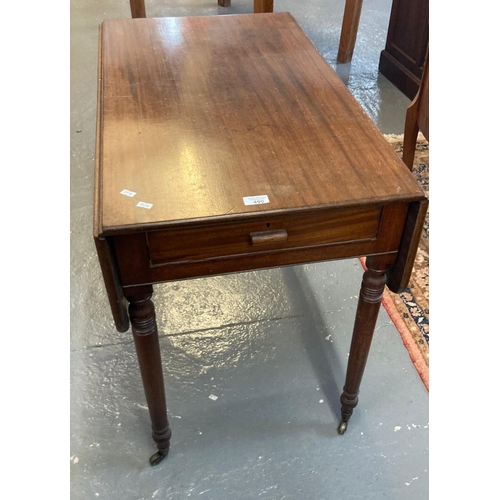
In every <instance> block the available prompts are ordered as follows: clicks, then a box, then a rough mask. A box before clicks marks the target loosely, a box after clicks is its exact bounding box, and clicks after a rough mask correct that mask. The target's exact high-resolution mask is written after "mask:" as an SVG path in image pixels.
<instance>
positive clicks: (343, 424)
mask: <svg viewBox="0 0 500 500" xmlns="http://www.w3.org/2000/svg"><path fill="white" fill-rule="evenodd" d="M346 429H347V422H341V423H340V425H339V429H338V431H339V434H340V435H341V436H343V435H344V432H345V431H346Z"/></svg>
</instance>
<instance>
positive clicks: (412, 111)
mask: <svg viewBox="0 0 500 500" xmlns="http://www.w3.org/2000/svg"><path fill="white" fill-rule="evenodd" d="M419 131H421V132H422V134H423V135H424V137H425V138H426V139H427V140H429V55H427V59H426V60H425V64H424V73H423V75H422V81H421V83H420V87H419V89H418V92H417V95H416V96H415V99H413V101H412V103H411V104H410V105H409V106H408V109H407V111H406V120H405V133H404V140H403V161H404V162H405V163H406V166H407V167H408V168H409V169H410V171H411V170H412V168H413V160H414V159H415V147H416V145H417V137H418V132H419Z"/></svg>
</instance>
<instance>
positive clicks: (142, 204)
mask: <svg viewBox="0 0 500 500" xmlns="http://www.w3.org/2000/svg"><path fill="white" fill-rule="evenodd" d="M136 206H138V207H141V208H147V209H148V210H149V209H150V208H151V207H152V206H153V204H152V203H146V202H145V201H140V202H139V203H137V205H136Z"/></svg>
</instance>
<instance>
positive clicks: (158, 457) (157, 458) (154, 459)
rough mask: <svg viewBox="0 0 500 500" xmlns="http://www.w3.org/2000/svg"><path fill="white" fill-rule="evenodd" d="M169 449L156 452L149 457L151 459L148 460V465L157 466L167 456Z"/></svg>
mask: <svg viewBox="0 0 500 500" xmlns="http://www.w3.org/2000/svg"><path fill="white" fill-rule="evenodd" d="M169 448H170V447H169ZM169 448H167V449H166V450H162V451H157V452H156V453H155V454H154V455H153V456H151V458H150V459H149V463H150V465H152V466H155V465H158V464H159V463H160V462H161V461H162V460H163V459H164V458H165V457H166V456H167V455H168V450H169Z"/></svg>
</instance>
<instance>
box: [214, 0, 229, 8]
mask: <svg viewBox="0 0 500 500" xmlns="http://www.w3.org/2000/svg"><path fill="white" fill-rule="evenodd" d="M217 3H218V4H219V5H220V6H221V7H231V0H217Z"/></svg>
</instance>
